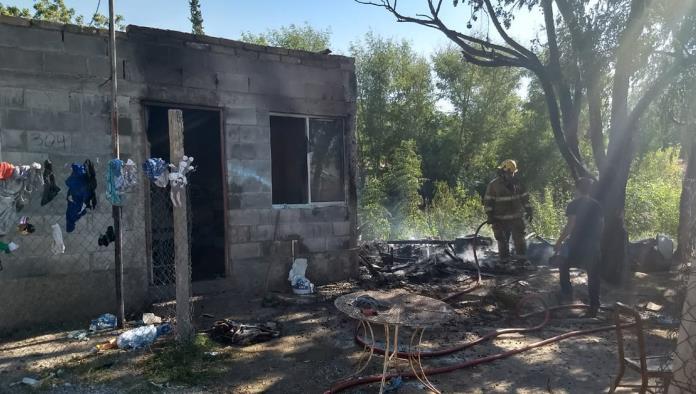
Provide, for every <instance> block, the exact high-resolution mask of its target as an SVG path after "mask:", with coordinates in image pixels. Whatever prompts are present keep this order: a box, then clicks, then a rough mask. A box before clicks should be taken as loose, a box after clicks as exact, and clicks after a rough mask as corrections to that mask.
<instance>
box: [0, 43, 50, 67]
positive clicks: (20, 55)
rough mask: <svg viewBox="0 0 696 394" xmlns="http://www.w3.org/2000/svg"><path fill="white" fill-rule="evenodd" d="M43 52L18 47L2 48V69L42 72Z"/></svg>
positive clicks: (0, 57) (0, 59) (0, 58)
mask: <svg viewBox="0 0 696 394" xmlns="http://www.w3.org/2000/svg"><path fill="white" fill-rule="evenodd" d="M43 56H44V54H43V53H42V52H37V51H24V50H21V49H18V48H2V56H0V69H5V70H18V71H24V72H41V70H42V69H43Z"/></svg>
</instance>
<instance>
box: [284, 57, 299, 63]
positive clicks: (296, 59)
mask: <svg viewBox="0 0 696 394" xmlns="http://www.w3.org/2000/svg"><path fill="white" fill-rule="evenodd" d="M280 61H281V62H283V63H290V64H300V63H302V61H301V60H300V58H299V57H296V56H281V57H280Z"/></svg>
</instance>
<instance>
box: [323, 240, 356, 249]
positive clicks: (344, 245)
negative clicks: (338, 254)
mask: <svg viewBox="0 0 696 394" xmlns="http://www.w3.org/2000/svg"><path fill="white" fill-rule="evenodd" d="M348 248H350V237H329V238H327V239H326V250H329V251H332V250H346V249H348Z"/></svg>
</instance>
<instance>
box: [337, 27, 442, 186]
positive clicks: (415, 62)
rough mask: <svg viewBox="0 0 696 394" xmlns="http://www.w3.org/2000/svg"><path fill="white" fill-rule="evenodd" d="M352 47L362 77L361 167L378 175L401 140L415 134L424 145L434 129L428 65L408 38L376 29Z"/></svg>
mask: <svg viewBox="0 0 696 394" xmlns="http://www.w3.org/2000/svg"><path fill="white" fill-rule="evenodd" d="M350 52H351V55H352V56H354V57H355V67H356V76H357V79H358V118H357V132H358V141H359V143H358V149H359V153H360V155H359V157H360V170H361V172H362V173H363V174H367V175H378V176H379V175H381V174H382V172H383V169H384V165H385V163H387V162H388V161H389V159H390V157H393V153H394V151H395V149H396V148H397V147H398V146H399V142H400V141H404V140H414V141H416V144H417V146H418V148H420V147H421V146H422V144H421V141H422V140H424V139H426V138H432V137H433V136H434V135H435V134H436V130H437V127H435V125H434V122H433V117H434V111H435V105H434V103H435V100H434V97H433V86H432V81H431V77H430V65H429V64H428V61H427V59H426V58H424V57H422V56H419V55H418V54H416V52H415V51H414V50H413V48H412V47H411V45H410V44H409V43H408V42H406V41H401V42H397V41H394V40H390V39H384V38H381V37H378V36H375V35H374V34H372V33H368V34H366V35H365V37H364V40H363V41H362V42H357V43H353V44H352V46H351V50H350ZM418 148H417V149H416V150H417V151H419V149H418Z"/></svg>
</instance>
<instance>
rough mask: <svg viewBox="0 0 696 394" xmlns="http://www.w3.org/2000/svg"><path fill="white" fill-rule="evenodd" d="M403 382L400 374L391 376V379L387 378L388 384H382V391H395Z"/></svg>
mask: <svg viewBox="0 0 696 394" xmlns="http://www.w3.org/2000/svg"><path fill="white" fill-rule="evenodd" d="M403 383H404V381H403V379H402V378H401V376H396V377H393V378H391V379H390V380H389V384H387V385H386V386H384V392H385V393H393V392H396V391H398V390H399V389H400V388H401V386H402V385H403Z"/></svg>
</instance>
